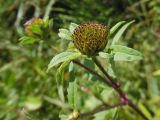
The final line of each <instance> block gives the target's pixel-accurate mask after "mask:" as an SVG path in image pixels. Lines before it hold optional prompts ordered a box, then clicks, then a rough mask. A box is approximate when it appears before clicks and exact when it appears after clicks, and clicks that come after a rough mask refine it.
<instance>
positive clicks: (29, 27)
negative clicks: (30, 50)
mask: <svg viewBox="0 0 160 120" xmlns="http://www.w3.org/2000/svg"><path fill="white" fill-rule="evenodd" d="M43 24H44V22H43V20H42V19H41V18H32V19H31V20H29V21H27V22H26V23H25V24H24V26H25V33H26V34H27V35H29V36H32V35H33V34H34V32H33V27H34V26H36V27H41V26H42V25H43Z"/></svg>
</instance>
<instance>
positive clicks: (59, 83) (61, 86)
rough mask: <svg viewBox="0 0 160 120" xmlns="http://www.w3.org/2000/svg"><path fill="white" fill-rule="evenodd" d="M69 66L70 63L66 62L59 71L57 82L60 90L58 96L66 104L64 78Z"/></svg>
mask: <svg viewBox="0 0 160 120" xmlns="http://www.w3.org/2000/svg"><path fill="white" fill-rule="evenodd" d="M68 64H69V62H68V61H66V62H64V63H63V64H62V65H61V66H60V67H59V69H58V71H57V73H56V82H57V88H58V94H59V97H60V99H61V100H62V101H63V102H65V98H64V92H63V76H64V70H65V68H66V67H67V65H68Z"/></svg>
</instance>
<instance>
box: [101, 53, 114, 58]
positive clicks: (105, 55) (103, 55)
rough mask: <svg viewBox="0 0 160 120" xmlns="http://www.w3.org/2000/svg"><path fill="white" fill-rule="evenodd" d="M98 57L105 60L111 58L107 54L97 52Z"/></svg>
mask: <svg viewBox="0 0 160 120" xmlns="http://www.w3.org/2000/svg"><path fill="white" fill-rule="evenodd" d="M98 54H99V56H100V57H102V58H106V59H109V58H111V57H112V55H110V54H108V53H105V52H99V53H98Z"/></svg>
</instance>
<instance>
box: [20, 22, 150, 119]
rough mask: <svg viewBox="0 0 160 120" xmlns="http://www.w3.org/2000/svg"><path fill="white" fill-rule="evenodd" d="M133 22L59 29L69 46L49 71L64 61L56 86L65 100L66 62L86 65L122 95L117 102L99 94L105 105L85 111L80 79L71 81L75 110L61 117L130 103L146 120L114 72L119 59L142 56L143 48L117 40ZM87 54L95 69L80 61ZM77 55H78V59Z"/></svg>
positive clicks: (71, 103)
mask: <svg viewBox="0 0 160 120" xmlns="http://www.w3.org/2000/svg"><path fill="white" fill-rule="evenodd" d="M37 22H38V25H40V28H43V25H41V20H40V21H39V20H38V21H37ZM37 22H36V25H37ZM133 22H134V21H131V22H128V23H126V22H125V21H121V22H119V23H117V24H116V25H115V26H113V27H112V28H111V29H109V28H108V27H106V26H105V25H102V24H99V23H84V24H81V25H77V24H75V23H71V24H70V26H69V29H59V33H58V35H59V37H60V38H61V39H63V40H68V42H69V46H68V49H67V50H66V51H65V52H62V53H60V54H57V55H56V56H54V57H53V58H52V60H51V61H50V63H49V65H48V70H47V71H49V70H50V69H51V68H53V67H55V66H56V65H58V64H60V63H61V65H60V67H59V68H58V70H57V73H56V81H57V88H58V94H59V98H60V100H61V101H62V102H63V103H66V102H65V98H66V97H65V96H64V90H63V74H64V70H65V68H66V67H67V65H70V66H72V67H73V65H74V64H75V65H77V66H79V67H81V68H83V69H85V70H86V71H88V72H89V73H90V74H92V75H94V76H96V79H97V80H99V81H100V82H103V83H105V84H106V85H107V86H109V87H111V88H113V89H114V90H115V91H116V92H117V94H118V95H119V99H118V101H119V102H118V103H116V104H114V105H110V104H109V103H105V102H104V101H103V100H101V98H99V100H101V101H102V103H103V106H102V107H101V108H97V109H95V110H93V111H89V112H86V113H82V112H81V109H80V108H79V105H78V102H79V99H78V96H79V95H78V86H79V85H78V82H77V79H76V80H74V81H69V86H68V88H67V98H68V104H69V110H70V108H71V109H72V110H73V111H72V113H68V114H60V118H61V120H77V119H80V118H85V117H88V116H93V115H94V114H96V113H98V112H101V111H104V110H108V109H112V108H119V107H120V106H130V107H131V108H132V109H133V110H135V111H136V112H137V113H138V114H139V115H140V116H141V117H142V118H143V119H144V120H148V118H147V117H146V115H145V114H144V113H143V112H142V111H141V110H140V109H139V108H138V107H137V106H136V105H135V104H133V102H132V101H131V100H130V99H129V98H128V96H127V95H126V94H125V93H124V92H123V90H122V89H121V86H120V84H119V83H117V82H116V81H115V80H116V79H117V78H118V77H117V76H116V74H115V72H114V71H115V62H116V61H134V60H140V59H142V55H141V53H140V52H138V51H136V50H134V49H132V48H128V47H127V46H123V45H119V44H118V43H119V42H118V41H119V40H120V38H121V36H122V34H123V33H124V31H125V30H126V29H127V28H128V26H130V25H131V24H132V23H133ZM39 23H40V24H39ZM44 23H45V21H44ZM32 26H33V25H32ZM28 30H30V28H26V31H27V32H29V31H28ZM31 30H32V32H34V33H35V30H34V29H33V28H32V29H31ZM40 30H42V29H40ZM36 32H37V31H36ZM22 41H23V39H22ZM86 58H88V59H89V60H90V62H93V63H94V65H96V66H97V69H94V68H93V69H92V68H90V67H88V66H86V65H85V64H83V63H81V62H80V60H82V59H86ZM97 58H98V59H101V58H103V60H104V59H106V61H108V62H109V64H108V65H109V66H102V65H101V63H100V62H99V60H98V59H97ZM75 59H79V61H77V60H75ZM72 67H70V68H72ZM105 67H107V68H109V69H110V71H109V70H108V71H106V69H104V68H105ZM99 71H101V73H103V76H102V75H101V74H99ZM75 78H76V76H75ZM86 82H87V81H86Z"/></svg>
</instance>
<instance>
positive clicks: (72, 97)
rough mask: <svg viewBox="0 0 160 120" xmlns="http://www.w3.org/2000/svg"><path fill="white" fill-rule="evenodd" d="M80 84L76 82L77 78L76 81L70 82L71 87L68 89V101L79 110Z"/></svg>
mask: <svg viewBox="0 0 160 120" xmlns="http://www.w3.org/2000/svg"><path fill="white" fill-rule="evenodd" d="M77 88H78V86H77V83H76V80H75V81H74V82H70V83H69V87H68V89H67V92H68V95H67V98H68V102H69V104H70V106H71V107H72V108H73V109H74V110H77V101H78V97H77V95H78V89H77Z"/></svg>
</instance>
